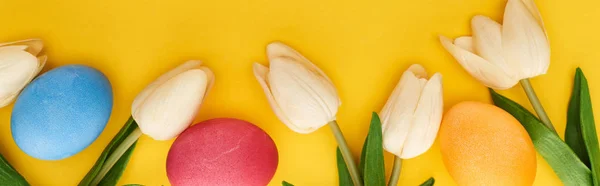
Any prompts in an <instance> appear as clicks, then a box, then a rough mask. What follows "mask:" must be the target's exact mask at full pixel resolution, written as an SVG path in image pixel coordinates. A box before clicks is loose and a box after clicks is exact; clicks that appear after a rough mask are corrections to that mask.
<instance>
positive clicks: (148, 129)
mask: <svg viewBox="0 0 600 186" xmlns="http://www.w3.org/2000/svg"><path fill="white" fill-rule="evenodd" d="M201 64H202V63H201V62H200V61H194V60H192V61H188V62H186V63H184V64H182V65H180V66H179V67H177V68H175V69H173V70H171V71H169V72H167V73H166V74H164V75H162V76H160V77H159V78H158V79H156V80H155V81H154V82H153V83H151V84H150V85H148V86H147V87H146V88H145V89H144V90H142V92H140V94H138V96H137V97H136V98H135V100H134V101H133V104H132V106H131V115H132V116H133V119H135V121H136V122H137V123H138V126H139V127H140V130H141V131H142V133H144V134H146V135H148V136H150V137H152V138H153V139H155V140H169V139H172V138H174V137H176V136H177V135H179V134H180V133H181V132H183V130H185V129H186V128H187V127H188V126H189V125H190V124H191V123H192V121H193V120H194V118H195V116H196V114H197V112H198V109H199V108H200V104H201V103H202V101H203V100H204V97H205V96H206V94H207V93H208V90H209V89H210V87H211V86H212V84H213V82H214V75H213V73H212V71H211V70H210V69H209V68H207V67H204V66H201Z"/></svg>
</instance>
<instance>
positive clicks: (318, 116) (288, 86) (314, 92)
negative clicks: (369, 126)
mask: <svg viewBox="0 0 600 186" xmlns="http://www.w3.org/2000/svg"><path fill="white" fill-rule="evenodd" d="M267 57H268V59H269V63H270V68H267V67H266V66H263V65H260V64H258V63H255V64H254V75H255V76H256V79H257V80H258V82H259V83H260V85H261V86H262V88H263V90H264V92H265V94H266V95H267V99H268V100H269V103H270V105H271V108H272V109H273V111H274V112H275V115H277V117H278V118H279V120H281V121H282V122H283V123H284V124H285V125H287V126H288V127H289V128H290V129H292V130H293V131H295V132H298V133H303V134H306V133H311V132H313V131H315V130H317V129H319V128H321V127H322V126H323V125H326V124H327V123H329V122H331V121H333V120H335V117H336V114H337V111H338V107H339V106H340V104H341V101H340V99H339V98H338V96H337V91H336V89H335V87H334V85H333V83H332V82H331V80H330V79H329V78H328V77H327V75H325V73H323V71H321V69H319V68H318V67H317V66H315V65H314V64H313V63H311V62H310V61H309V60H308V59H306V58H304V56H302V55H301V54H300V53H298V52H297V51H295V50H294V49H292V48H290V47H288V46H286V45H285V44H283V43H279V42H274V43H271V44H269V45H268V46H267Z"/></svg>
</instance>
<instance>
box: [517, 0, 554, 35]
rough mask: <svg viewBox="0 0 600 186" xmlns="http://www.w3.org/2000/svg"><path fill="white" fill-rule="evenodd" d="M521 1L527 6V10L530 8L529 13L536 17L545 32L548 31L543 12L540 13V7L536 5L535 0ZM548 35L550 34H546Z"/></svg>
mask: <svg viewBox="0 0 600 186" xmlns="http://www.w3.org/2000/svg"><path fill="white" fill-rule="evenodd" d="M521 1H522V2H523V4H524V5H525V7H527V10H529V13H530V14H531V15H532V16H533V17H534V18H535V20H536V21H537V22H538V24H540V25H541V26H542V29H544V33H546V29H545V28H544V21H543V20H542V14H541V13H540V10H539V9H538V7H537V6H536V5H535V2H534V1H533V0H521ZM546 36H548V34H546Z"/></svg>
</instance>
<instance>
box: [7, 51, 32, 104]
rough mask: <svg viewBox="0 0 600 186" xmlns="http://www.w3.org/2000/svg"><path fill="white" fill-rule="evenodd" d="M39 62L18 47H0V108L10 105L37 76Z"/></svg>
mask: <svg viewBox="0 0 600 186" xmlns="http://www.w3.org/2000/svg"><path fill="white" fill-rule="evenodd" d="M37 69H38V60H37V58H36V57H35V56H33V55H31V54H30V53H28V52H26V51H23V50H22V49H21V48H18V47H0V77H1V78H0V107H4V106H6V105H8V104H10V103H11V102H12V101H13V100H14V99H15V97H16V96H17V95H18V94H19V92H20V91H21V90H22V89H23V88H24V87H25V85H27V83H29V82H30V81H31V79H33V77H34V76H35V75H36V74H37Z"/></svg>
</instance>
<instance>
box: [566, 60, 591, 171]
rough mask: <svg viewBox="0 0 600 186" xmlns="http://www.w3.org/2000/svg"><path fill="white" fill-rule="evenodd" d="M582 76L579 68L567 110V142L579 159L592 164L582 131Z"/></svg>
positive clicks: (588, 165) (588, 164)
mask: <svg viewBox="0 0 600 186" xmlns="http://www.w3.org/2000/svg"><path fill="white" fill-rule="evenodd" d="M580 74H581V75H580ZM581 77H582V73H580V70H579V69H577V72H576V73H575V82H574V83H573V93H572V94H571V100H570V101H569V109H568V111H567V128H566V130H565V142H566V143H567V144H568V145H569V147H571V149H573V152H575V154H577V156H578V157H579V159H580V160H581V161H582V162H583V163H584V164H585V165H587V167H588V168H591V166H590V158H589V156H588V152H587V150H586V148H585V143H584V142H583V134H582V132H581V117H580V110H581V104H580V103H581V99H580V97H581V96H580V94H581Z"/></svg>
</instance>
